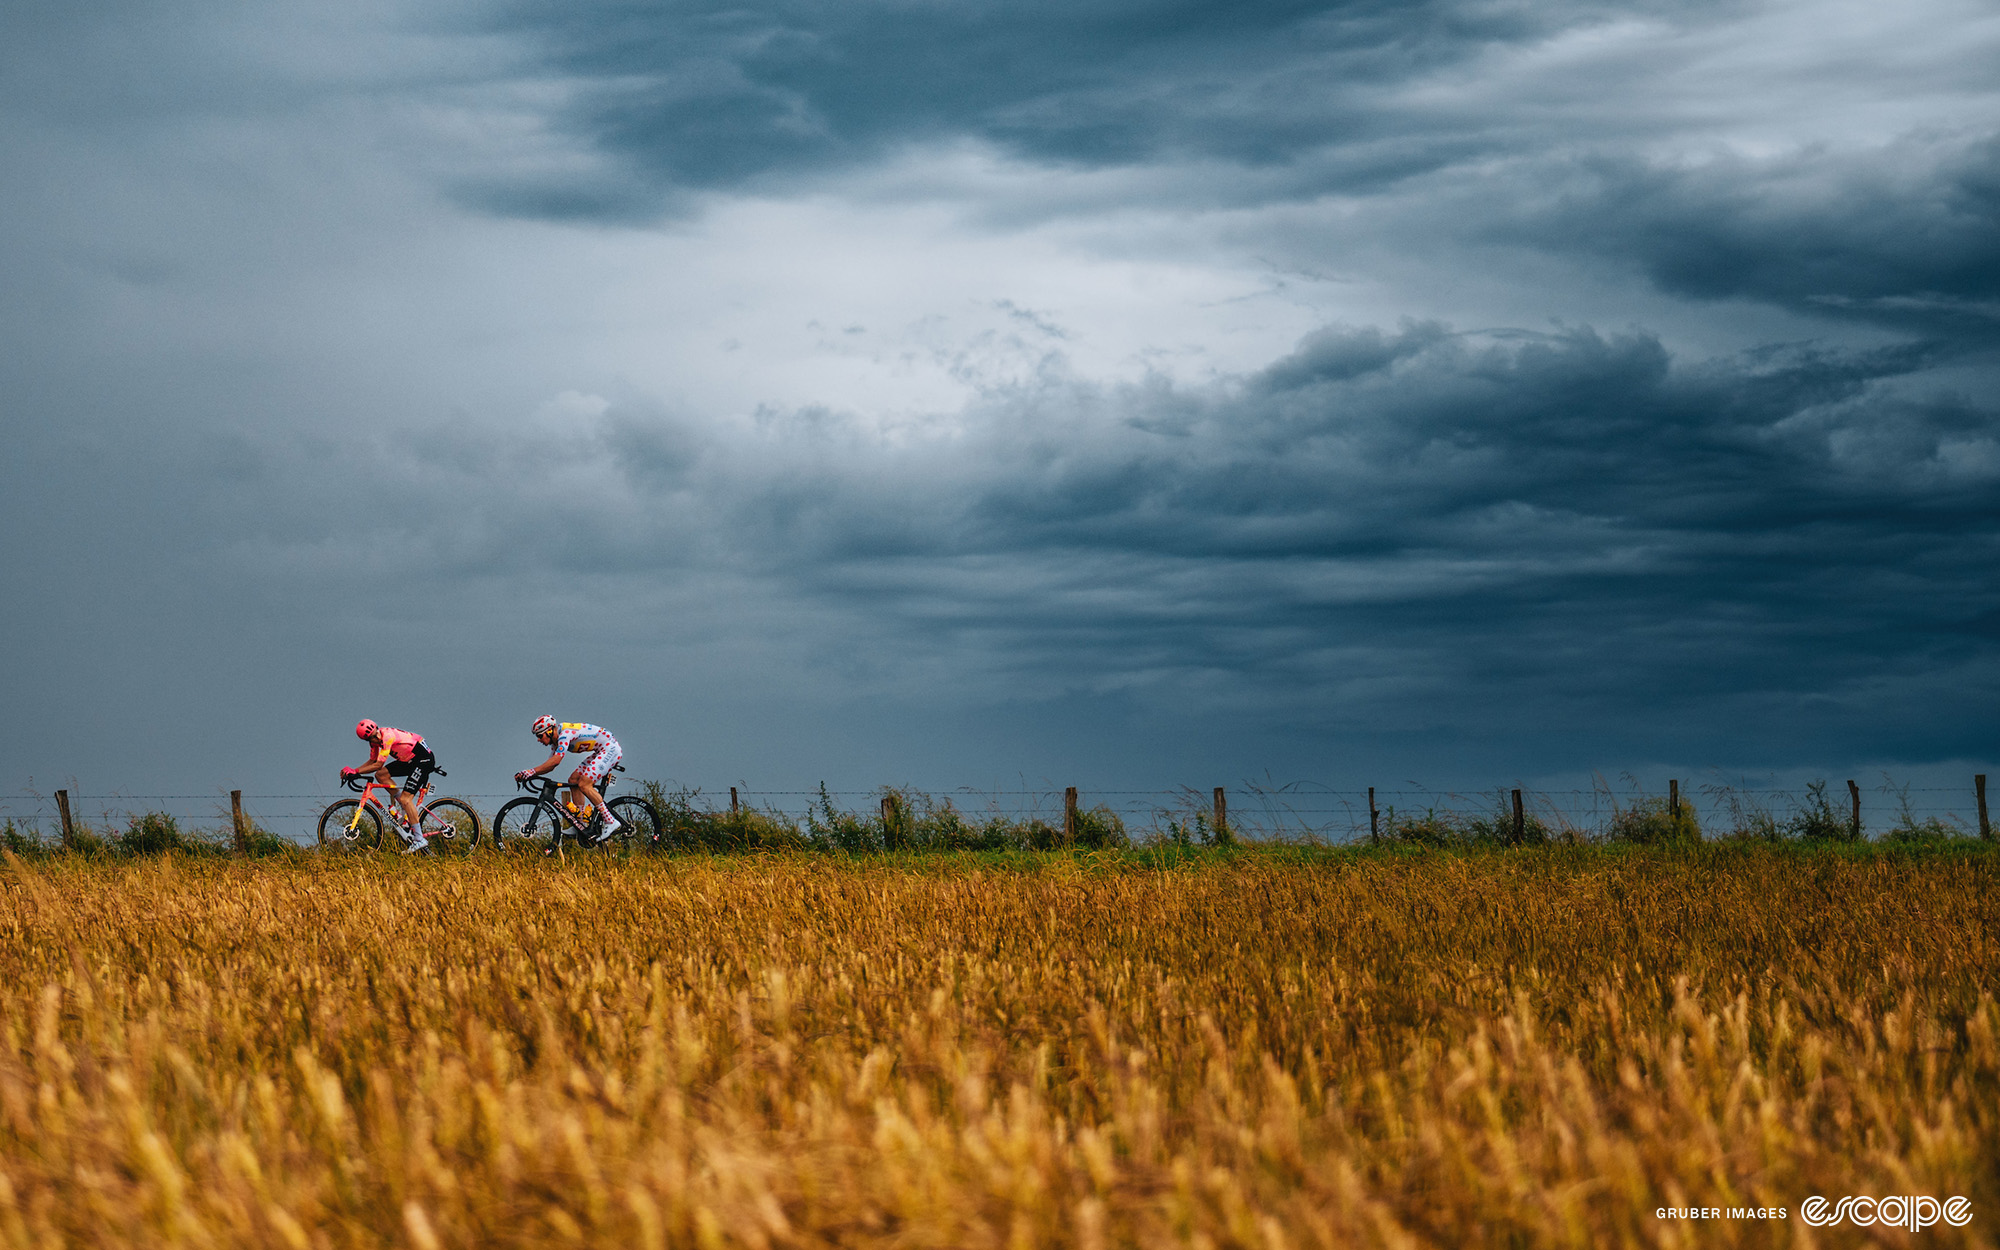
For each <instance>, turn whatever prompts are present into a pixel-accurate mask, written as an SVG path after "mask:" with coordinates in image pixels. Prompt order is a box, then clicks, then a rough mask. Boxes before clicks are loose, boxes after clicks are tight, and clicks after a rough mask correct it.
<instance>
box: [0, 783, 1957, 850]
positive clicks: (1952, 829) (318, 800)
mask: <svg viewBox="0 0 2000 1250" xmlns="http://www.w3.org/2000/svg"><path fill="white" fill-rule="evenodd" d="M642 785H644V783H643V782H640V783H631V784H628V785H627V786H625V787H622V788H621V791H622V792H624V793H631V792H633V791H634V790H636V789H638V788H639V787H640V786H642ZM1512 789H1513V788H1512V787H1508V786H1499V787H1494V788H1491V789H1432V788H1428V787H1422V786H1413V785H1402V786H1395V787H1386V786H1378V787H1376V788H1375V789H1374V791H1373V795H1372V809H1371V795H1370V791H1369V789H1368V787H1366V786H1340V785H1329V784H1323V783H1318V782H1291V783H1286V784H1257V783H1248V782H1245V783H1239V784H1237V785H1234V786H1228V787H1225V788H1224V801H1225V804H1226V819H1227V821H1228V824H1229V827H1230V829H1231V831H1232V832H1233V833H1234V834H1235V835H1236V836H1237V837H1239V838H1242V839H1245V840H1250V841H1265V842H1303V841H1318V842H1327V843H1335V844H1340V843H1351V842H1356V841H1365V840H1367V839H1368V838H1369V837H1370V836H1371V831H1380V832H1382V833H1384V834H1392V833H1393V831H1394V830H1395V828H1397V827H1398V825H1399V823H1405V824H1406V823H1409V822H1417V821H1424V820H1431V821H1438V820H1442V821H1445V822H1447V823H1451V822H1461V823H1462V822H1465V821H1469V820H1478V821H1488V822H1491V821H1495V820H1499V821H1511V820H1512ZM661 792H662V793H663V794H665V795H666V796H668V797H669V798H670V799H673V800H675V801H678V802H682V803H685V804H687V805H688V806H691V807H693V808H695V809H696V810H706V811H727V810H728V809H729V806H730V801H731V793H732V791H731V788H730V787H728V786H722V787H714V788H710V787H690V786H681V785H678V784H676V783H663V784H662V785H661ZM891 794H894V795H896V796H898V798H899V801H901V802H903V803H905V804H906V805H909V806H911V807H913V808H915V809H917V810H922V808H923V807H924V806H931V807H936V808H942V807H944V806H945V805H947V804H949V805H950V806H951V807H952V808H954V809H955V810H956V811H958V812H959V813H960V814H962V815H963V816H964V817H965V818H967V819H969V820H975V821H976V820H979V819H983V818H999V819H1003V820H1006V821H1009V822H1014V823H1026V822H1031V821H1037V820H1039V821H1042V822H1044V823H1046V824H1048V825H1051V826H1054V827H1060V826H1061V825H1062V822H1063V818H1064V811H1065V803H1066V795H1065V789H1064V788H1061V787H1052V786H1039V787H1038V786H1021V787H1015V788H996V789H981V788H978V787H972V786H961V787H958V788H955V789H952V790H946V791H918V790H914V789H907V788H888V787H881V788H877V789H873V790H827V789H821V788H814V789H809V790H753V789H748V788H745V787H737V788H736V789H735V790H734V796H735V801H736V802H737V803H738V804H739V805H741V806H743V807H747V808H751V809H753V810H756V811H760V812H763V813H766V814H769V815H771V816H775V817H778V818H780V819H782V820H784V821H786V822H788V823H791V824H794V825H798V826H801V827H803V826H805V825H806V824H807V820H808V813H809V812H813V811H818V812H819V813H820V814H821V815H824V809H826V808H831V809H832V810H834V811H839V812H851V813H856V814H859V815H860V816H862V817H863V818H864V819H866V818H874V817H876V814H877V812H878V811H879V806H878V805H879V804H880V802H881V800H882V799H883V798H885V797H887V796H889V795H891ZM520 795H521V792H520V791H518V790H509V791H504V792H498V793H465V792H454V793H453V794H452V795H451V797H455V798H460V799H464V800H465V801H467V802H469V803H471V804H472V805H473V807H474V808H475V809H476V810H477V811H478V812H479V813H480V816H481V818H482V819H486V820H490V819H491V818H492V815H493V813H494V812H496V811H498V810H499V808H500V807H501V805H502V804H504V803H506V802H507V801H509V800H510V799H514V798H518V797H520ZM1667 795H1668V789H1667V788H1666V787H1661V788H1658V789H1651V788H1642V787H1638V786H1623V787H1615V788H1614V787H1612V786H1609V785H1600V786H1596V787H1592V788H1588V789H1568V790H1562V789H1551V790H1531V789H1523V790H1522V792H1521V797H1522V809H1523V815H1524V817H1526V818H1528V819H1531V820H1534V821H1537V822H1539V823H1540V825H1541V826H1542V827H1543V828H1544V829H1547V830H1548V831H1550V832H1551V833H1554V834H1575V835H1577V836H1580V837H1586V838H1588V837H1601V836H1603V835H1604V834H1605V833H1606V832H1607V831H1608V830H1609V829H1610V828H1611V826H1612V824H1613V822H1614V820H1616V819H1617V818H1618V816H1619V815H1620V813H1625V812H1631V811H1634V810H1637V809H1641V808H1643V807H1645V806H1646V805H1649V804H1650V805H1653V806H1654V807H1658V805H1660V804H1662V803H1664V802H1665V801H1666V798H1667ZM345 797H351V795H349V794H348V792H346V791H340V790H336V791H331V792H328V793H322V794H245V795H243V798H242V802H243V812H244V816H245V817H246V819H248V820H249V821H250V822H252V823H254V824H255V825H257V826H258V827H260V828H262V829H264V830H267V831H269V832H271V833H274V834H276V835H278V836H279V837H282V838H286V839H288V840H290V841H293V842H297V843H301V844H309V843H312V842H314V841H315V840H316V836H317V826H318V821H319V817H320V814H321V813H322V812H323V811H324V810H325V809H326V807H327V806H328V805H329V804H331V803H333V802H336V801H338V800H339V799H341V798H345ZM435 797H443V793H442V792H438V793H437V794H436V795H435ZM1214 797H1215V796H1214V789H1213V787H1197V786H1182V787H1175V788H1171V789H1158V790H1090V789H1087V788H1079V789H1078V792H1077V800H1076V801H1077V805H1078V808H1079V809H1080V810H1083V811H1091V810H1101V811H1109V812H1110V813H1112V814H1114V815H1116V816H1117V817H1118V819H1119V821H1120V822H1121V823H1122V824H1123V825H1124V827H1125V829H1126V831H1127V832H1128V834H1129V835H1130V836H1132V837H1133V838H1134V839H1135V840H1144V839H1146V838H1149V837H1157V836H1175V835H1176V834H1179V835H1185V834H1187V833H1188V832H1189V831H1191V830H1195V829H1197V828H1204V829H1205V828H1209V827H1212V825H1213V822H1214V815H1215V808H1214ZM1860 799H1861V827H1862V831H1863V833H1864V835H1865V836H1880V835H1882V834H1885V833H1889V832H1892V831H1894V830H1896V829H1913V828H1914V829H1927V830H1929V831H1931V832H1933V833H1954V834H1973V833H1977V832H1978V830H1979V802H1978V796H1977V793H1976V792H1975V789H1974V786H1973V784H1972V779H1970V778H1968V779H1967V784H1965V785H1963V786H1929V787H1916V786H1898V785H1894V784H1891V783H1887V782H1884V783H1878V784H1877V785H1874V786H1863V787H1861V788H1860ZM1679 801H1680V802H1681V803H1682V804H1683V805H1684V806H1685V808H1686V809H1687V810H1688V811H1689V812H1690V813H1691V814H1692V815H1693V816H1694V818H1695V819H1696V820H1697V821H1698V822H1699V824H1700V826H1701V829H1702V831H1703V832H1704V834H1705V835H1707V836H1709V837H1717V836H1726V835H1728V834H1730V833H1732V832H1737V831H1741V830H1744V829H1746V828H1749V827H1751V826H1753V825H1754V824H1756V822H1758V821H1760V820H1761V821H1763V822H1765V824H1766V825H1767V826H1768V825H1777V826H1780V827H1782V826H1783V825H1784V824H1785V822H1787V821H1789V820H1792V819H1793V818H1795V817H1796V816H1798V815H1799V814H1800V813H1802V812H1805V811H1808V810H1809V809H1811V808H1814V807H1815V806H1816V807H1817V808H1818V809H1820V810H1822V811H1830V812H1831V813H1832V814H1834V815H1835V816H1836V817H1837V818H1838V819H1840V820H1842V821H1848V820H1850V819H1851V817H1852V813H1853V807H1852V796H1851V795H1850V792H1849V791H1848V790H1847V788H1846V786H1845V785H1844V784H1842V783H1831V784H1827V785H1825V786H1823V788H1821V789H1820V790H1819V791H1818V792H1817V793H1815V792H1814V790H1813V789H1812V788H1811V787H1802V788H1752V787H1740V786H1725V785H1707V784H1684V785H1682V786H1681V788H1680V791H1679ZM69 803H70V811H71V815H72V817H73V819H74V820H75V821H76V822H77V823H78V824H80V825H82V826H84V827H85V828H87V829H89V830H90V831H92V832H94V833H97V834H100V835H104V834H112V835H115V834H117V833H118V832H121V831H122V830H124V829H125V828H127V827H129V825H130V824H131V822H133V821H135V820H137V819H139V818H141V817H144V816H146V815H148V814H153V813H158V814H163V815H167V816H171V817H173V818H174V820H175V821H176V822H177V823H178V824H179V825H180V826H181V827H182V828H184V829H187V830H190V831H194V832H197V833H208V834H211V835H214V836H220V837H226V836H227V834H228V832H229V830H230V828H231V824H232V817H231V809H230V799H229V795H228V793H227V792H221V793H214V794H72V795H70V796H69ZM1371 810H1372V817H1371ZM0 826H11V827H12V828H13V829H15V830H17V831H19V832H21V833H24V834H27V835H29V836H32V837H39V838H42V839H45V840H53V839H54V838H55V837H56V836H57V835H58V833H59V831H60V827H61V825H60V815H59V812H58V809H57V804H56V799H55V796H54V794H53V793H50V794H41V793H25V794H21V795H17V796H14V797H11V798H7V799H0Z"/></svg>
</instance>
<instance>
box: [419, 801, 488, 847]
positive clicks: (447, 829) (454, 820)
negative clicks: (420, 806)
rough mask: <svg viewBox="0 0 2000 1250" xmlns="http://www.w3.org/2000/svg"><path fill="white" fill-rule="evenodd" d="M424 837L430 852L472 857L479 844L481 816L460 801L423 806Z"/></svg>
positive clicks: (437, 802) (435, 802) (431, 803)
mask: <svg viewBox="0 0 2000 1250" xmlns="http://www.w3.org/2000/svg"><path fill="white" fill-rule="evenodd" d="M423 819H424V837H425V838H426V839H427V840H428V841H429V842H430V844H431V850H433V851H436V852H440V853H442V854H445V855H470V854H472V848H473V847H474V846H475V845H477V844H478V842H479V814H478V813H477V812H475V811H473V810H472V807H471V806H470V805H469V804H467V803H465V802H463V801H461V800H459V799H438V800H435V801H434V802H430V803H426V804H424V810H423Z"/></svg>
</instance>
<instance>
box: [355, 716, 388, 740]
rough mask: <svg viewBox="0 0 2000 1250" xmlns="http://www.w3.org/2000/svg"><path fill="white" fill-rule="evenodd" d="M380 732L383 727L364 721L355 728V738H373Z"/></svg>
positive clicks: (370, 721)
mask: <svg viewBox="0 0 2000 1250" xmlns="http://www.w3.org/2000/svg"><path fill="white" fill-rule="evenodd" d="M380 732H382V727H381V726H380V725H377V724H376V723H375V722H374V721H372V720H364V721H362V722H361V723H360V724H358V725H356V726H355V727H354V736H355V737H357V738H372V737H374V736H375V735H376V734H378V733H380Z"/></svg>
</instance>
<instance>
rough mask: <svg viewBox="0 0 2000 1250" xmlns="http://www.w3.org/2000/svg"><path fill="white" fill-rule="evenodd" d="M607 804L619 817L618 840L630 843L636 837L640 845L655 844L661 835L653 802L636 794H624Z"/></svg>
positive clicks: (648, 845)
mask: <svg viewBox="0 0 2000 1250" xmlns="http://www.w3.org/2000/svg"><path fill="white" fill-rule="evenodd" d="M605 806H606V807H608V808H610V809H611V814H612V815H613V816H616V817H617V818H618V823H619V828H618V833H617V840H618V841H620V842H627V843H630V842H632V841H633V839H635V838H636V839H638V843H637V845H639V846H644V847H651V846H653V845H654V844H655V842H656V841H657V839H658V838H659V835H660V818H659V815H658V814H657V813H655V812H654V811H653V805H652V804H651V803H648V802H647V801H646V800H644V799H642V798H640V797H639V796H638V795H636V794H623V795H620V796H619V797H617V798H615V799H612V800H611V801H610V802H608V803H606V804H605Z"/></svg>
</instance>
